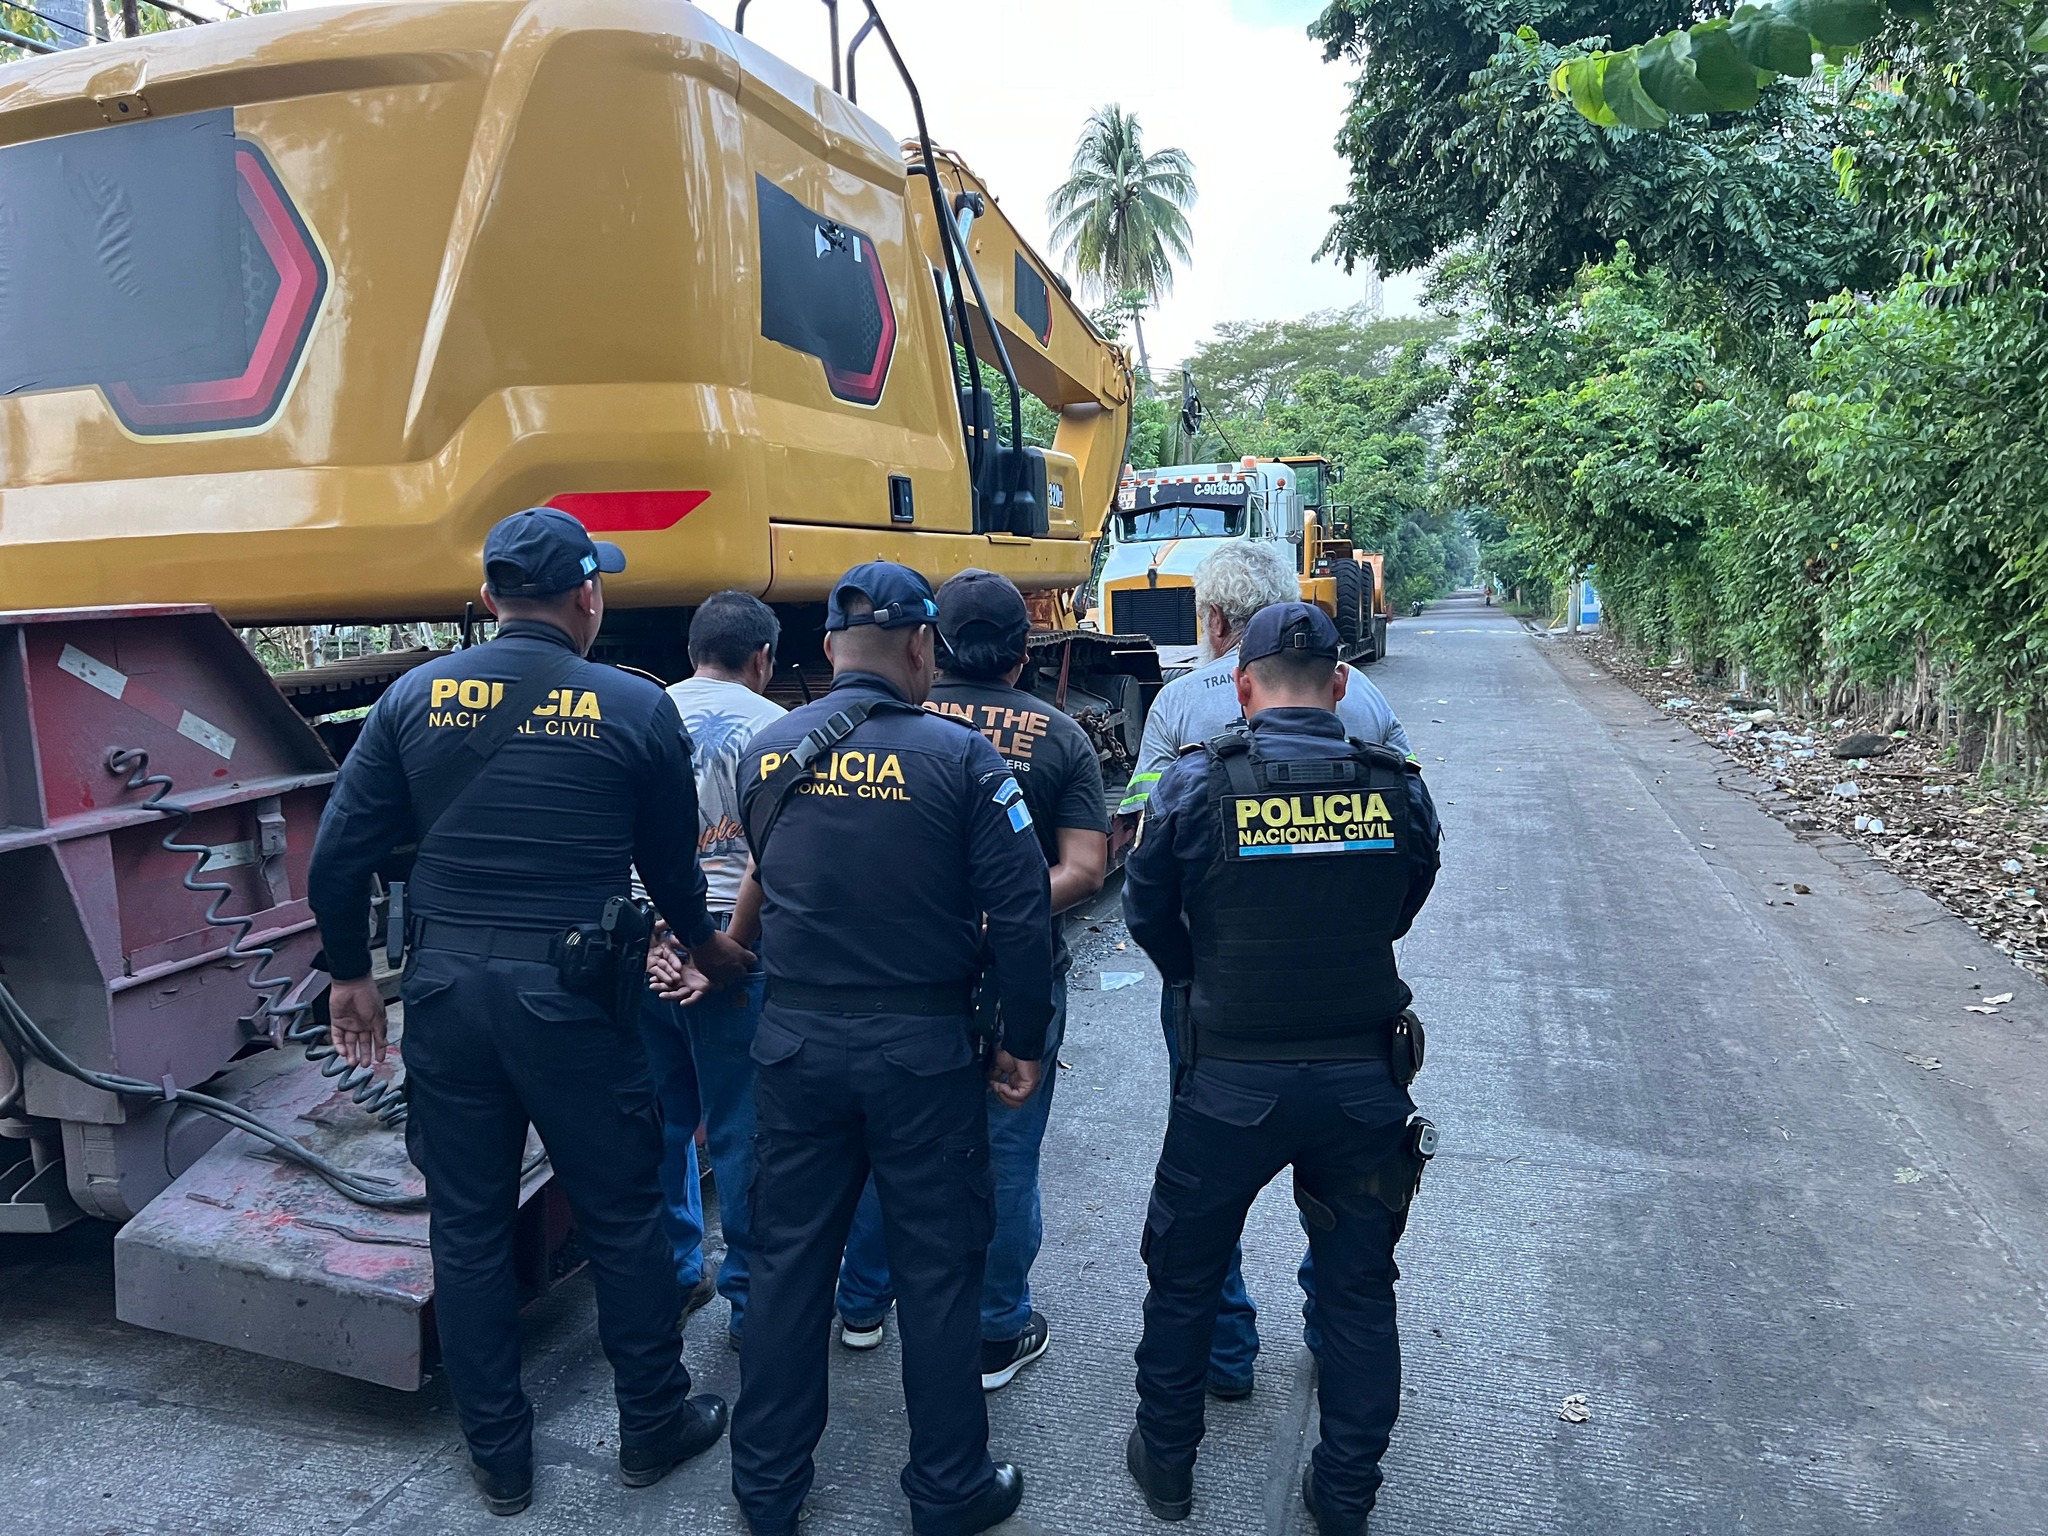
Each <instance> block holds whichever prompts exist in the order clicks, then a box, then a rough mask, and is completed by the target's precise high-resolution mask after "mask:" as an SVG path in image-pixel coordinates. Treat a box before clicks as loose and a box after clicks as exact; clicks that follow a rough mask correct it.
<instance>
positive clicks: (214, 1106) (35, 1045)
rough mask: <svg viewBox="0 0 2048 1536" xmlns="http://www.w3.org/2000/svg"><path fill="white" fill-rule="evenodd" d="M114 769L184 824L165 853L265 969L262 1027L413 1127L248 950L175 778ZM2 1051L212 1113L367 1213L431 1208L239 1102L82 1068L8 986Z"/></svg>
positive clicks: (254, 982)
mask: <svg viewBox="0 0 2048 1536" xmlns="http://www.w3.org/2000/svg"><path fill="white" fill-rule="evenodd" d="M106 766H107V771H108V772H109V773H114V774H121V773H126V774H128V775H129V778H128V783H127V786H126V787H127V788H129V789H152V790H153V791H154V792H153V793H152V794H151V795H150V797H149V799H148V800H146V801H144V802H143V808H144V809H145V810H151V811H156V812H158V813H159V814H161V815H165V816H170V817H173V818H175V819H176V823H177V824H176V825H175V826H173V827H172V828H171V830H170V831H169V832H167V833H165V834H164V839H163V846H164V848H165V849H166V850H168V851H169V852H171V853H183V854H190V855H191V856H192V867H191V868H190V869H189V870H187V871H186V873H185V875H184V883H185V889H186V890H188V891H192V892H195V893H196V894H198V895H202V896H211V897H212V900H211V901H209V902H208V904H207V908H206V921H207V923H208V924H209V925H210V926H212V927H215V928H231V929H233V930H234V935H233V937H232V938H231V939H230V940H229V941H228V949H227V953H228V955H229V957H230V958H232V959H236V960H241V961H245V962H246V961H255V962H256V964H255V965H254V967H253V968H252V969H251V971H250V973H249V977H248V983H249V986H250V987H251V989H253V990H254V991H255V992H256V993H258V994H259V996H260V997H261V1002H260V1004H259V1005H258V1008H257V1011H256V1015H255V1017H256V1018H257V1019H258V1020H259V1021H268V1020H272V1019H274V1020H276V1021H278V1024H279V1025H280V1026H281V1028H280V1033H281V1034H282V1036H283V1037H284V1038H286V1039H289V1040H292V1041H294V1042H296V1043H298V1044H300V1045H302V1046H304V1047H305V1051H306V1055H307V1056H308V1057H309V1058H310V1059H312V1060H313V1061H316V1062H318V1063H319V1064H320V1072H321V1075H322V1076H324V1077H329V1078H338V1079H339V1082H338V1084H337V1086H338V1087H339V1088H340V1089H341V1090H342V1091H343V1092H345V1093H347V1094H348V1095H349V1096H350V1097H351V1098H352V1099H354V1100H355V1102H356V1103H358V1104H360V1105H361V1106H362V1107H363V1108H364V1109H366V1110H368V1111H369V1112H370V1113H371V1114H373V1115H375V1116H376V1117H377V1118H378V1119H379V1120H380V1121H382V1122H383V1123H384V1124H385V1125H387V1126H392V1127H396V1126H398V1125H400V1124H402V1123H403V1122H404V1120H405V1090H404V1088H403V1086H401V1085H398V1084H385V1083H379V1082H377V1081H376V1079H375V1076H374V1074H372V1073H371V1072H370V1071H369V1070H368V1069H367V1068H351V1067H350V1066H349V1065H348V1064H347V1063H346V1062H344V1061H342V1060H341V1056H340V1053H339V1052H338V1051H336V1050H335V1048H334V1043H333V1038H332V1031H331V1030H330V1029H329V1027H328V1026H327V1025H325V1024H322V1023H321V1022H320V1021H319V1018H318V1016H317V1015H316V1014H315V1012H314V1008H313V1004H312V1003H311V1002H304V1003H295V1004H293V1005H291V1006H290V1007H285V1006H282V1005H281V1004H280V1002H279V999H280V998H282V997H283V996H284V995H285V994H286V993H287V992H289V991H290V990H291V987H292V985H293V982H292V978H291V977H289V976H270V977H266V976H265V975H264V974H263V972H264V970H265V968H266V967H267V966H268V965H269V964H270V963H271V962H272V961H273V960H275V959H276V951H275V950H273V949H271V948H270V947H269V946H267V945H259V946H257V947H255V948H253V949H244V948H243V947H242V940H243V939H244V938H246V937H247V936H248V933H249V930H250V929H251V928H252V927H254V926H255V920H254V919H253V918H249V917H223V916H222V915H221V911H220V909H221V905H222V903H223V902H225V901H226V900H227V899H228V898H229V897H230V896H232V895H233V894H234V888H233V887H232V886H230V885H228V884H227V883H226V882H224V881H211V880H200V879H198V878H197V876H198V874H199V872H200V870H201V869H202V868H204V866H205V864H206V860H207V858H208V856H209V855H210V854H211V853H212V851H213V850H212V849H210V848H209V847H207V846H206V845H205V844H204V843H186V842H180V841H178V839H179V837H180V835H181V834H182V833H183V832H184V830H185V828H186V826H187V825H189V824H190V822H191V820H192V812H191V809H190V808H189V807H187V806H185V805H182V804H180V803H179V802H178V801H176V800H172V799H170V798H169V795H170V792H171V789H172V788H173V785H172V783H171V780H170V777H169V776H168V775H166V774H161V773H157V774H152V773H150V772H149V754H148V753H147V752H144V751H141V750H140V749H135V748H116V749H114V750H113V751H110V752H108V754H107V758H106ZM0 1045H4V1046H5V1047H6V1048H7V1049H8V1050H9V1052H10V1054H14V1055H17V1056H34V1057H35V1058H36V1059H37V1060H39V1061H41V1062H42V1063H43V1064H44V1065H46V1066H48V1067H50V1068H52V1069H53V1070H55V1071H58V1072H62V1073H63V1074H64V1075H65V1076H67V1077H74V1078H76V1079H78V1081H80V1082H81V1083H84V1084H86V1085H87V1086H88V1087H92V1088H97V1089H99V1090H100V1091H101V1092H102V1093H112V1094H118V1095H119V1096H121V1097H122V1098H131V1099H155V1100H158V1101H163V1102H171V1103H178V1104H185V1105H189V1106H190V1107H191V1108H193V1109H196V1110H198V1111H200V1112H201V1113H202V1114H208V1115H212V1116H213V1117H214V1118H215V1119H216V1120H220V1121H224V1122H225V1123H226V1124H228V1125H229V1126H231V1127H233V1128H234V1129H235V1130H238V1131H242V1132H245V1133H247V1134H248V1135H250V1136H254V1137H255V1138H256V1139H257V1140H258V1141H262V1142H265V1143H267V1144H268V1145H270V1146H271V1147H273V1148H275V1149H276V1150H277V1151H278V1152H280V1153H282V1154H283V1155H284V1156H285V1157H287V1158H289V1159H290V1160H291V1161H293V1162H295V1163H298V1164H300V1165H302V1166H303V1167H305V1168H308V1169H310V1170H311V1171H312V1172H314V1173H315V1174H318V1175H319V1176H320V1177H321V1178H322V1179H324V1180H325V1181H326V1182H327V1184H328V1185H329V1186H330V1187H331V1188H332V1189H333V1190H334V1191H335V1192H336V1193H337V1194H341V1195H345V1196H347V1197H348V1198H349V1199H350V1200H353V1201H355V1202H356V1203H357V1204H358V1205H367V1206H375V1207H377V1208H378V1209H380V1210H389V1211H417V1210H424V1209H425V1208H426V1203H427V1202H426V1197H425V1196H424V1195H413V1194H407V1193H405V1192H404V1190H403V1189H402V1188H401V1187H400V1186H399V1184H398V1181H397V1180H396V1179H388V1178H385V1177H384V1176H383V1175H381V1174H375V1173H364V1172H362V1171H360V1170H358V1169H353V1168H344V1167H342V1166H341V1165H340V1164H339V1163H336V1162H334V1161H332V1160H331V1159H329V1158H325V1157H322V1156H321V1155H320V1154H319V1153H317V1152H314V1151H312V1150H311V1149H309V1148H307V1147H305V1146H303V1145H301V1144H300V1143H299V1142H298V1141H297V1140H296V1139H294V1138H293V1137H291V1136H288V1135H286V1134H285V1133H284V1132H283V1131H280V1130H278V1129H277V1128H276V1127H275V1126H273V1125H270V1124H269V1123H267V1122H266V1121H264V1120H262V1119H259V1118H258V1117H257V1116H255V1115H253V1114H251V1113H249V1111H247V1110H246V1109H243V1108H242V1107H241V1106H240V1105H239V1104H231V1103H229V1102H228V1101H227V1100H226V1099H217V1098H215V1097H213V1096H212V1095H211V1094H206V1093H199V1092H196V1091H194V1090H193V1089H190V1088H180V1087H178V1086H177V1085H176V1084H175V1083H173V1082H171V1081H170V1080H169V1079H166V1080H165V1081H164V1082H162V1083H149V1082H144V1081H143V1080H142V1079H141V1078H138V1077H124V1076H122V1075H120V1074H119V1073H113V1072H98V1071H94V1070H93V1069H91V1068H89V1067H84V1066H81V1065H80V1064H79V1063H78V1062H76V1061H74V1060H72V1059H71V1057H69V1056H67V1055H66V1054H65V1053H64V1052H63V1051H62V1050H61V1049H60V1048H59V1047H58V1045H57V1043H56V1042H55V1041H54V1040H52V1039H51V1038H50V1037H49V1036H48V1035H47V1034H45V1033H44V1032H43V1029H42V1026H40V1025H39V1024H37V1023H36V1021H35V1020H34V1019H32V1018H30V1017H29V1015H28V1011H27V1010H26V1009H24V1008H23V1007H22V1006H21V1004H20V1002H18V1001H17V1000H16V998H15V996H14V994H13V993H12V992H11V991H9V990H8V988H7V985H6V983H5V982H4V981H0Z"/></svg>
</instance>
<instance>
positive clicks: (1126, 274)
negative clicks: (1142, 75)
mask: <svg viewBox="0 0 2048 1536" xmlns="http://www.w3.org/2000/svg"><path fill="white" fill-rule="evenodd" d="M1194 205H1195V165H1194V162H1193V161H1192V160H1190V159H1189V158H1188V157H1187V153H1186V152H1185V151H1184V150H1178V149H1162V150H1159V151H1157V152H1155V153H1153V154H1149V155H1148V154H1146V153H1145V135H1144V130H1143V129H1141V128H1140V127H1139V126H1138V118H1137V114H1136V113H1134V112H1126V111H1125V110H1124V109H1123V108H1122V107H1120V106H1118V105H1117V104H1116V103H1114V102H1111V103H1110V104H1109V105H1108V106H1106V107H1099V108H1097V109H1096V111H1095V112H1094V113H1093V114H1092V115H1091V116H1090V117H1089V119H1088V126H1087V127H1085V128H1083V129H1082V130H1081V137H1080V140H1079V142H1077V143H1076V144H1075V145H1074V160H1073V164H1072V165H1071V166H1069V167H1068V171H1067V179H1066V180H1065V181H1064V182H1062V183H1060V185H1059V187H1058V188H1057V189H1056V190H1055V191H1054V192H1053V194H1052V196H1051V197H1049V198H1047V199H1046V201H1045V212H1046V217H1048V218H1049V219H1051V220H1052V238H1053V244H1054V245H1055V246H1057V247H1058V248H1059V250H1060V254H1061V255H1062V256H1063V257H1064V258H1065V259H1066V260H1067V261H1069V262H1070V263H1072V265H1073V267H1074V269H1075V271H1076V272H1077V273H1078V274H1079V275H1080V278H1081V285H1082V287H1083V288H1084V289H1088V290H1091V291H1093V292H1095V293H1097V294H1100V295H1101V296H1102V297H1104V298H1106V299H1108V300H1110V301H1111V302H1112V303H1117V304H1127V305H1128V307H1129V310H1130V315H1131V325H1132V328H1133V329H1134V330H1135V331H1136V333H1137V340H1138V369H1139V372H1140V373H1143V374H1145V375H1147V376H1148V377H1149V376H1150V373H1151V360H1150V359H1149V358H1147V357H1146V355H1145V323H1144V312H1145V310H1146V309H1147V308H1148V307H1150V306H1151V305H1153V304H1156V303H1158V302H1159V300H1160V299H1162V298H1163V297H1165V296H1166V294H1167V293H1169V292H1170V291H1171V290H1172V288H1173V267H1174V263H1175V262H1183V263H1185V262H1187V261H1188V260H1190V257H1189V255H1188V239H1189V231H1188V221H1187V210H1188V209H1190V208H1192V207H1193V206H1194Z"/></svg>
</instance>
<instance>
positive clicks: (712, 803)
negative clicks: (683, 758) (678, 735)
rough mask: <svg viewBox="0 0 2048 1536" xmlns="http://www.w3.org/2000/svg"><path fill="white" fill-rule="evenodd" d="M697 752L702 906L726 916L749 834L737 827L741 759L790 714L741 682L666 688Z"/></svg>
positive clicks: (741, 874)
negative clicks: (758, 736) (759, 735)
mask: <svg viewBox="0 0 2048 1536" xmlns="http://www.w3.org/2000/svg"><path fill="white" fill-rule="evenodd" d="M668 696H669V697H670V698H672V699H674V700H675V701H676V709H677V710H678V711H679V712H680V713H681V715H682V717H683V729H685V730H687V731H688V732H689V733H690V744H691V745H692V746H693V747H694V748H695V749H696V751H695V761H696V768H697V825H698V834H697V862H698V863H699V864H701V865H703V866H704V882H705V884H706V885H707V886H708V887H709V888H710V890H709V894H708V895H707V896H706V897H705V903H706V905H708V906H709V907H710V908H711V910H712V911H713V912H730V911H731V910H732V909H733V907H734V905H735V904H736V903H737V902H738V901H739V899H740V885H741V883H742V882H743V881H744V880H745V879H746V877H747V834H746V830H745V828H744V827H742V826H741V824H740V790H739V769H740V759H741V758H742V757H744V756H746V752H747V748H748V747H750V746H752V745H753V741H754V733H755V732H756V731H758V730H760V729H761V727H762V726H764V725H766V724H767V723H768V722H769V721H770V720H779V719H781V718H782V717H783V716H784V715H785V714H787V713H788V711H787V710H785V709H784V708H783V707H782V706H781V705H780V704H773V703H770V702H769V701H768V700H767V699H764V698H762V697H761V696H760V695H759V694H758V693H756V692H754V690H753V689H751V688H749V687H747V686H746V685H744V684H742V683H728V682H723V681H719V680H715V679H712V678H708V677H692V678H687V679H685V680H684V681H682V682H680V683H677V684H676V685H675V686H674V687H673V688H671V689H669V691H668Z"/></svg>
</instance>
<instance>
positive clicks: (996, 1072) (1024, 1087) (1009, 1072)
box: [988, 1051, 1045, 1109]
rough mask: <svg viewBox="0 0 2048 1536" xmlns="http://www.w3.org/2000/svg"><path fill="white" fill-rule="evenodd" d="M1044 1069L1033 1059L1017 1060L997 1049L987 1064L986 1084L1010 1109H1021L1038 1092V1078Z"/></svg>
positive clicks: (1006, 1052)
mask: <svg viewBox="0 0 2048 1536" xmlns="http://www.w3.org/2000/svg"><path fill="white" fill-rule="evenodd" d="M1044 1071H1045V1069H1044V1068H1043V1067H1041V1066H1040V1065H1039V1064H1038V1063H1037V1062H1035V1061H1019V1060H1018V1059H1017V1058H1016V1057H1014V1056H1012V1055H1011V1054H1010V1053H1009V1052H1008V1051H997V1052H996V1054H995V1060H993V1061H991V1062H990V1063H989V1064H988V1085H989V1087H990V1088H992V1089H994V1090H995V1095H996V1097H997V1098H999V1099H1001V1100H1002V1101H1003V1103H1004V1104H1005V1105H1006V1106H1007V1107H1009V1108H1011V1109H1022V1108H1023V1107H1024V1105H1025V1103H1026V1102H1027V1101H1029V1099H1030V1098H1031V1095H1032V1094H1034V1093H1036V1092H1038V1080H1039V1078H1040V1077H1042V1076H1043V1075H1044Z"/></svg>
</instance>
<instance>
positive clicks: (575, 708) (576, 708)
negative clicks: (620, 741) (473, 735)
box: [427, 677, 604, 741]
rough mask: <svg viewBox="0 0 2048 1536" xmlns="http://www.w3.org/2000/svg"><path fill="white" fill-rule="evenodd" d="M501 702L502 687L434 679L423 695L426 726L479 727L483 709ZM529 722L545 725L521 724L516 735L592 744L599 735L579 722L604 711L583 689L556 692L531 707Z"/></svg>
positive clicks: (476, 681)
mask: <svg viewBox="0 0 2048 1536" xmlns="http://www.w3.org/2000/svg"><path fill="white" fill-rule="evenodd" d="M504 700H505V685H504V684H503V683H487V682H483V681H481V680H480V679H478V678H474V677H464V678H454V677H437V678H435V679H434V683H433V687H432V688H431V689H430V690H429V691H428V694H427V710H428V714H427V724H428V725H430V726H458V727H463V728H468V729H473V728H474V727H476V726H479V725H481V724H482V723H483V720H484V711H485V710H486V709H495V708H497V706H498V705H500V704H502V703H503V702H504ZM451 702H452V703H455V704H459V705H461V706H462V707H461V708H460V709H455V710H451V709H449V708H448V707H447V706H448V705H449V704H450V703H451ZM533 719H535V720H545V721H547V722H548V723H547V725H546V726H545V727H544V728H543V729H542V730H540V731H535V730H534V729H533V726H532V724H531V722H522V723H521V725H520V727H519V734H520V735H522V736H535V735H547V736H576V737H582V738H585V739H587V740H593V741H594V740H596V739H597V737H598V735H599V732H598V731H597V729H596V728H595V727H594V726H589V725H584V724H582V723H581V722H583V721H586V720H602V719H604V711H603V710H602V709H601V708H599V706H598V702H597V695H596V694H594V693H592V692H591V691H590V690H589V689H587V688H557V689H555V690H554V691H553V692H551V693H550V694H549V695H548V696H547V698H546V699H544V700H542V701H541V702H540V703H539V704H536V705H534V707H533Z"/></svg>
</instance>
